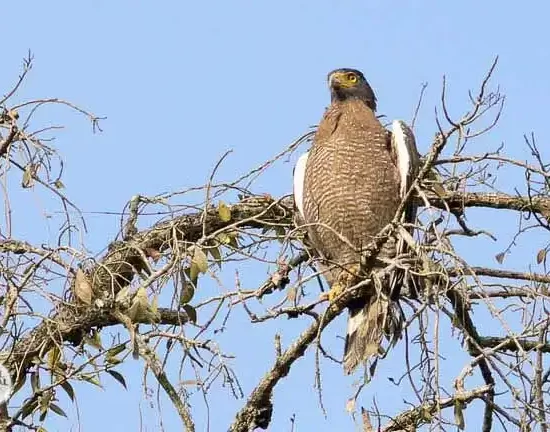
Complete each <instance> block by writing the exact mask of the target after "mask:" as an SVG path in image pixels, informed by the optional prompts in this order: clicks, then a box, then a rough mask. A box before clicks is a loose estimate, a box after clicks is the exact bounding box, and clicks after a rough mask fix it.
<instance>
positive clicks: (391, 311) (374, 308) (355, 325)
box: [344, 294, 402, 375]
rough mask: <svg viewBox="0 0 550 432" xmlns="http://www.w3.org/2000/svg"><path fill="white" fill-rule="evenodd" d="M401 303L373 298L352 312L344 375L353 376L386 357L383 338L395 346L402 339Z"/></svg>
mask: <svg viewBox="0 0 550 432" xmlns="http://www.w3.org/2000/svg"><path fill="white" fill-rule="evenodd" d="M396 308H397V309H399V306H398V304H397V302H394V301H392V300H391V299H389V298H388V297H386V296H382V295H376V294H375V295H373V296H372V297H370V298H369V299H368V300H367V302H366V303H365V304H363V305H362V306H358V307H354V306H350V308H349V318H348V329H347V333H346V344H345V348H344V372H345V373H346V374H348V375H349V374H351V373H352V372H353V371H354V370H355V368H357V366H358V365H359V364H361V363H364V362H366V361H367V360H368V359H369V358H370V357H371V356H374V355H378V354H381V353H382V348H381V346H380V345H381V343H382V336H384V335H386V336H387V337H388V338H389V339H390V341H391V343H392V344H393V343H395V342H396V341H397V339H399V337H400V336H401V327H402V312H401V310H400V309H399V310H396Z"/></svg>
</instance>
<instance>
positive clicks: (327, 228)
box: [294, 69, 419, 374]
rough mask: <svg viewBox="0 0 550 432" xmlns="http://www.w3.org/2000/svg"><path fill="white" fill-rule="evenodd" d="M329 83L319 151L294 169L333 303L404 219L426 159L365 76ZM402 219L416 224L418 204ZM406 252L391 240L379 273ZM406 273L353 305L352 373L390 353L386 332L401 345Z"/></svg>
mask: <svg viewBox="0 0 550 432" xmlns="http://www.w3.org/2000/svg"><path fill="white" fill-rule="evenodd" d="M328 83H329V87H330V93H331V104H330V106H329V107H328V108H327V109H326V111H325V113H324V115H323V118H322V119H321V122H320V124H319V126H318V129H317V132H316V134H315V137H314V139H313V144H312V147H311V149H310V150H309V152H308V153H306V154H304V155H302V156H301V157H300V159H299V160H298V162H297V164H296V167H295V169H294V201H295V205H296V208H297V212H298V216H299V217H298V218H297V219H298V220H299V221H300V224H304V225H305V229H306V232H307V239H308V244H309V245H310V246H311V247H312V248H313V249H314V251H315V253H316V254H317V255H318V256H319V259H320V269H321V270H322V273H323V275H324V277H325V278H326V279H327V282H328V283H329V285H330V287H331V288H330V291H329V299H330V300H333V299H334V298H335V296H336V295H337V294H338V293H340V292H341V291H342V290H343V289H345V288H348V287H349V286H350V285H351V284H352V281H355V280H357V276H359V275H360V273H359V272H360V269H361V267H360V262H361V250H362V248H363V249H364V248H365V247H367V246H368V245H369V243H371V242H372V241H373V239H374V238H375V237H376V236H377V234H379V233H380V231H381V230H382V229H383V228H385V227H386V226H387V225H388V224H389V223H390V222H391V221H392V220H393V219H394V217H395V216H396V212H397V210H398V208H399V206H400V204H401V201H402V200H403V197H404V196H405V194H406V193H407V191H408V189H409V187H410V185H411V183H412V181H413V180H414V178H415V176H416V172H417V170H418V165H419V162H418V161H419V158H418V152H417V150H416V145H415V141H414V136H413V134H412V131H411V130H410V128H409V127H408V126H407V125H406V124H405V123H404V122H402V121H397V120H396V121H394V122H393V124H392V129H393V131H392V132H390V131H388V130H386V129H385V128H384V126H383V125H382V124H381V123H380V121H379V120H378V118H377V117H376V114H375V111H376V97H375V95H374V92H373V90H372V88H371V86H370V85H369V83H368V82H367V80H366V79H365V77H364V76H363V74H362V73H361V72H360V71H358V70H355V69H337V70H335V71H332V72H331V73H329V75H328ZM409 201H410V200H409ZM399 216H400V220H401V222H406V223H409V224H411V223H413V222H414V220H415V218H416V207H415V205H414V204H413V203H411V204H408V205H407V206H406V207H405V210H404V212H403V214H402V215H399ZM409 229H411V228H409ZM406 247H407V244H406V242H404V241H403V239H402V238H401V239H398V238H396V236H387V240H384V243H383V245H382V247H381V248H380V252H379V253H378V257H377V261H376V265H375V267H374V269H376V268H378V269H379V268H381V267H382V268H383V267H386V264H382V262H383V261H384V260H385V261H386V262H388V260H391V259H393V258H394V257H396V256H397V255H398V254H400V253H403V252H405V248H406ZM399 272H401V273H400V274H398V273H399ZM402 272H403V270H402V269H401V270H399V269H396V270H394V271H392V273H391V274H390V275H389V276H388V277H382V278H380V279H377V280H378V282H377V283H375V284H374V285H375V286H376V287H377V289H375V290H371V291H370V292H371V293H372V294H368V295H367V296H366V297H364V298H362V299H361V300H357V301H354V302H352V303H351V304H349V305H348V309H349V318H348V327H347V334H346V343H345V348H344V371H345V372H346V373H347V374H349V373H351V372H353V370H354V369H355V368H356V367H357V366H358V365H359V364H361V363H363V362H365V361H367V360H368V359H369V358H370V357H371V356H375V355H378V354H380V353H381V352H382V350H381V348H380V345H381V342H382V337H383V335H384V334H385V335H386V336H387V337H388V338H391V339H392V340H393V341H395V340H397V339H398V338H399V336H400V334H401V326H402V319H401V317H402V312H401V310H400V308H399V307H398V305H397V300H398V297H399V290H400V288H401V285H402V284H403V283H404V277H403V273H402Z"/></svg>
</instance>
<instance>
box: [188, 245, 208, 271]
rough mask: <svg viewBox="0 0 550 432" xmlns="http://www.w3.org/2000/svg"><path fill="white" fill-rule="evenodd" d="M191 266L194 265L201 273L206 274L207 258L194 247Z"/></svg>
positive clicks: (200, 250)
mask: <svg viewBox="0 0 550 432" xmlns="http://www.w3.org/2000/svg"><path fill="white" fill-rule="evenodd" d="M191 263H192V264H195V265H196V266H197V268H198V270H199V272H201V273H206V271H207V270H208V258H207V257H206V254H205V253H204V252H203V251H202V249H200V248H199V247H196V246H195V247H194V252H193V259H192V260H191Z"/></svg>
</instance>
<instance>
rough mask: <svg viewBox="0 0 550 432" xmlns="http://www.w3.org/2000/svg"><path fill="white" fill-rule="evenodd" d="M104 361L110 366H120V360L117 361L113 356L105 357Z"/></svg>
mask: <svg viewBox="0 0 550 432" xmlns="http://www.w3.org/2000/svg"><path fill="white" fill-rule="evenodd" d="M105 361H106V362H107V363H108V364H110V365H111V366H115V365H117V364H120V363H122V360H121V359H119V358H118V357H114V356H110V357H105Z"/></svg>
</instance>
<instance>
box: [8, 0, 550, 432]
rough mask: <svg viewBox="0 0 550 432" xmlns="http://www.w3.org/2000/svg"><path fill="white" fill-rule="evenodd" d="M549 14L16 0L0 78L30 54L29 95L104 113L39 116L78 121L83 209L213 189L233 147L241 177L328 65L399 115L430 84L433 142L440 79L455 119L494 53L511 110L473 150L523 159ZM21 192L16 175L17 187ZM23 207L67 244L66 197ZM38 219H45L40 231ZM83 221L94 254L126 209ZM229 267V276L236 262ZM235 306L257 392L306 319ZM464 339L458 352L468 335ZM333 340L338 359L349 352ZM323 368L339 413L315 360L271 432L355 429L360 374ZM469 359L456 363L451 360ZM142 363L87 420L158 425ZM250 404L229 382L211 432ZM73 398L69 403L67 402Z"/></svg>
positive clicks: (279, 138)
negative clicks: (260, 314)
mask: <svg viewBox="0 0 550 432" xmlns="http://www.w3.org/2000/svg"><path fill="white" fill-rule="evenodd" d="M31 4H32V8H31V7H30V5H31ZM549 13H550V6H549V5H548V3H547V2H544V1H533V2H530V3H529V6H527V5H524V6H521V7H520V6H519V5H518V4H517V3H515V2H496V1H486V2H475V1H462V2H442V1H439V2H438V1H435V0H434V1H416V2H413V1H408V2H406V1H400V2H397V1H383V2H382V1H366V0H363V1H357V0H350V1H347V2H341V1H336V0H332V1H328V0H316V1H297V0H293V1H288V0H281V1H278V2H260V1H252V0H249V1H244V0H236V1H209V2H182V1H163V2H144V1H141V2H131V1H123V0H120V1H117V2H110V1H95V2H69V1H59V2H38V1H35V2H24V3H20V2H9V3H8V4H6V5H5V6H4V7H3V15H4V17H7V18H5V19H4V20H3V32H2V33H3V35H4V37H3V40H4V42H3V46H2V51H3V56H2V57H3V61H2V64H3V67H2V69H1V70H0V83H2V89H3V91H6V90H7V89H8V88H9V86H10V85H11V83H12V82H14V80H15V79H16V76H17V74H18V72H19V68H20V64H21V59H22V58H23V57H24V56H25V54H26V52H27V50H29V49H30V50H31V51H32V52H33V53H34V55H35V64H34V68H33V71H32V73H31V75H30V77H29V79H28V80H27V81H26V83H25V85H24V88H23V89H22V91H21V92H20V93H19V95H18V98H20V99H21V100H24V99H28V98H45V97H60V98H63V99H66V100H69V101H71V102H73V103H75V104H78V105H81V106H82V107H84V108H86V109H88V110H91V111H93V112H94V113H95V114H97V115H101V116H106V117H107V120H105V121H104V122H103V123H102V126H103V129H104V132H103V133H101V134H95V135H93V134H92V133H91V128H90V127H89V125H88V124H87V123H86V121H85V120H84V119H82V118H81V117H80V116H77V115H74V114H73V113H72V112H68V111H67V110H65V109H59V108H54V109H52V110H49V111H44V114H43V115H42V116H41V117H39V118H38V120H39V121H40V122H42V123H43V124H46V125H47V124H53V123H55V124H64V125H65V126H66V129H65V130H63V131H60V132H59V133H57V134H56V136H57V140H56V142H55V145H56V146H57V148H58V150H59V151H60V153H61V154H62V155H63V158H64V160H65V164H66V166H65V175H64V178H63V181H64V183H65V185H66V186H67V193H68V194H69V196H71V197H72V199H73V200H74V201H75V202H76V203H77V204H78V205H79V206H80V208H81V209H82V210H84V211H85V212H97V211H119V210H121V209H122V208H123V206H124V204H125V203H126V202H127V201H128V200H129V199H130V197H131V196H133V195H135V194H137V193H139V194H145V195H155V194H158V193H161V192H165V191H170V190H181V189H184V188H186V187H188V186H193V185H199V184H203V183H205V182H206V181H207V179H208V176H209V174H210V172H211V170H212V168H213V166H214V164H215V163H216V161H217V160H218V159H219V157H220V156H221V155H222V154H223V153H224V152H225V151H226V150H228V149H233V153H232V154H231V155H230V156H229V159H228V160H227V162H226V163H225V164H224V165H222V167H221V169H220V171H219V174H218V178H219V180H232V179H234V178H235V177H236V176H237V174H240V173H243V172H246V171H247V170H249V169H250V168H253V167H256V166H257V165H259V164H260V163H261V162H263V161H265V160H267V159H268V158H270V157H271V156H273V155H275V154H276V153H278V152H279V151H280V150H282V149H283V148H284V147H285V146H287V145H288V144H289V143H290V142H291V141H292V140H294V139H295V138H296V137H297V136H299V135H300V134H302V133H303V132H304V131H306V130H307V128H308V127H309V126H311V125H313V124H315V123H316V122H317V121H318V120H319V118H320V116H321V114H322V112H323V110H324V108H325V106H326V105H327V104H328V100H329V97H328V92H327V89H326V81H325V79H326V74H327V72H328V71H330V70H332V69H335V68H338V67H357V68H359V69H361V70H362V71H363V72H364V73H365V75H366V77H367V79H368V80H369V82H370V83H371V85H372V86H373V88H374V89H375V91H376V93H377V96H378V100H379V112H380V113H382V114H386V115H387V116H388V117H389V118H403V119H405V120H410V119H411V117H412V114H413V112H414V108H415V105H416V102H417V99H418V95H419V92H420V87H421V84H422V83H424V82H427V83H428V88H427V93H426V96H425V100H424V104H423V106H422V109H421V112H420V117H419V120H418V121H417V129H416V134H417V140H418V145H419V148H420V151H421V152H424V151H425V150H426V149H427V148H428V146H429V143H430V141H431V138H433V135H434V132H435V122H434V115H433V112H434V111H433V110H434V106H435V105H436V104H437V103H438V98H439V92H440V88H441V78H442V75H443V74H446V75H447V78H448V83H449V93H448V94H449V99H450V100H451V105H450V106H451V112H452V113H454V114H459V113H461V112H462V111H463V110H464V109H466V108H467V106H468V105H467V104H468V94H467V91H468V90H469V89H474V88H476V86H477V84H478V83H479V82H480V79H481V78H482V76H483V74H484V73H485V72H486V70H487V69H488V67H489V65H490V64H491V62H492V60H493V58H494V57H495V55H499V56H500V62H499V66H498V69H497V73H496V75H495V79H494V83H496V84H498V85H500V88H501V90H502V91H503V92H504V93H505V94H506V95H507V101H506V108H505V112H504V115H503V116H502V119H501V122H500V125H499V127H498V129H496V130H495V131H494V132H493V133H492V134H491V135H490V136H487V137H485V138H483V139H480V140H478V141H475V143H476V145H479V148H478V149H473V152H483V151H487V150H490V149H495V148H496V147H498V145H500V144H501V143H502V142H504V143H505V144H506V147H507V149H508V153H509V154H510V155H512V156H515V157H519V158H527V157H528V155H527V153H526V150H525V147H524V145H523V138H522V136H523V134H524V133H529V132H531V131H534V132H535V133H536V134H537V137H538V141H539V143H541V144H543V145H544V143H547V142H548V140H549V139H550V135H549V133H548V128H547V123H548V120H547V115H548V114H547V111H548V110H547V109H546V105H547V103H548V98H549V97H550V80H549V79H548V77H549V76H550V61H549V54H548V47H547V45H548V44H547V40H548V23H547V17H548V14H549ZM295 157H296V155H295V156H293V157H292V158H291V161H294V160H295ZM291 173H292V164H291V163H280V164H278V165H276V166H275V167H274V168H273V169H271V170H270V171H269V172H268V173H266V174H265V175H264V176H263V177H261V178H260V179H259V180H258V181H257V182H256V184H255V191H256V192H267V193H271V194H272V195H274V196H279V195H283V194H288V193H290V191H291ZM16 185H17V180H16V181H14V182H13V183H12V184H11V186H12V187H14V188H15V187H16ZM13 206H14V211H15V214H16V215H17V219H15V220H16V223H15V227H14V231H15V233H17V234H19V235H21V236H23V235H24V236H26V238H27V239H28V240H32V241H36V242H37V243H40V242H45V241H52V240H53V239H55V235H56V228H57V225H56V222H55V219H54V220H53V221H50V222H44V221H43V220H42V219H41V218H40V216H41V215H43V214H44V213H45V212H55V211H58V210H59V208H58V207H59V206H58V205H57V203H55V202H53V201H50V200H49V199H48V198H47V197H45V195H44V194H42V193H40V192H39V191H34V192H31V191H26V192H25V193H24V194H20V193H18V194H16V195H15V199H14V202H13ZM35 217H36V218H40V219H37V220H38V221H39V222H37V223H36V224H34V223H33V225H32V228H30V229H29V226H30V224H29V221H31V220H34V219H33V218H35ZM87 221H88V227H89V233H88V235H87V237H86V239H85V244H86V247H87V248H88V249H89V251H90V252H91V253H98V252H100V251H101V250H102V248H104V247H105V246H106V245H107V243H108V242H109V241H110V239H112V238H113V236H114V235H115V234H116V233H117V232H118V228H119V225H118V224H119V220H118V218H117V217H116V216H107V215H96V214H88V215H87ZM506 221H509V219H505V218H502V219H501V216H499V214H498V213H495V219H494V225H495V226H494V229H495V230H496V231H499V232H501V233H502V237H499V240H498V242H496V243H491V242H489V241H481V242H480V243H479V244H481V245H482V246H483V247H482V248H476V250H475V251H474V250H473V248H469V247H466V246H464V252H465V253H466V254H467V255H466V256H467V257H468V258H470V259H471V260H472V261H473V262H476V263H480V264H483V263H490V264H491V265H495V262H494V259H493V258H492V257H493V256H494V255H495V254H496V253H498V252H500V251H501V250H502V249H503V248H504V247H505V246H506V244H507V241H509V239H510V237H509V232H508V230H507V228H506ZM514 259H516V260H517V261H513V262H514V263H518V265H519V264H520V263H523V264H524V263H525V262H532V259H531V258H525V257H524V256H523V255H521V254H519V256H516V257H515V258H514ZM243 272H244V270H243ZM267 272H268V269H267V268H262V267H261V266H257V265H254V266H252V267H251V268H250V269H246V276H245V280H246V283H248V284H249V286H251V287H253V286H255V285H258V284H260V283H261V282H262V281H263V279H264V278H265V276H266V274H267ZM222 277H223V278H225V280H226V281H227V283H228V284H231V280H232V278H233V275H232V274H231V273H230V272H228V273H226V274H222ZM236 315H237V317H236V318H235V320H234V321H233V324H232V325H233V331H229V332H227V333H226V334H224V335H223V337H222V338H221V342H220V343H222V344H223V346H224V348H225V349H227V350H228V351H231V352H233V353H235V354H236V355H238V356H240V357H239V358H240V359H241V360H239V361H238V362H237V364H238V365H239V364H240V366H238V367H237V370H238V371H239V372H240V373H242V374H244V375H246V374H247V373H248V374H250V376H249V377H246V376H245V377H244V378H243V387H244V391H245V393H248V392H249V391H250V389H251V388H252V386H253V384H254V383H255V382H256V381H257V378H258V377H259V376H260V375H261V374H262V373H264V372H265V371H266V370H267V367H268V365H269V364H270V363H269V361H270V359H271V357H272V349H273V344H272V337H273V332H274V331H275V330H276V329H277V328H279V327H280V328H281V329H284V331H285V332H284V333H283V344H285V343H286V344H288V343H290V341H291V340H292V339H291V335H296V334H298V333H299V331H300V330H301V329H303V328H305V325H306V323H305V322H303V321H297V320H296V321H292V322H285V323H279V322H277V323H268V324H265V325H255V326H251V325H250V324H249V323H247V321H246V319H245V318H246V317H244V316H240V315H238V314H236ZM343 329H344V321H343V320H342V319H340V320H338V321H337V322H336V323H335V324H334V325H333V326H332V330H331V331H332V332H333V333H330V335H331V336H329V337H332V339H334V340H336V339H335V335H337V334H342V333H343ZM243 335H244V336H243ZM332 339H331V340H332ZM453 341H454V343H455V345H458V341H457V338H456V337H455V338H454V339H453ZM251 343H253V344H254V347H255V348H254V349H255V350H256V351H257V352H255V353H254V355H251V353H250V351H251V345H250V344H251ZM331 343H333V342H331ZM334 343H337V344H341V342H339V341H336V342H334ZM334 346H335V348H334V352H335V353H337V354H338V353H339V352H340V351H339V350H341V345H334ZM451 351H452V350H451ZM239 362H248V363H247V364H246V365H244V364H242V363H239ZM266 362H267V363H266ZM396 362H397V363H395V364H398V363H399V362H398V361H397V360H396ZM392 365H393V363H392V362H390V361H389V360H388V363H387V364H386V365H385V366H384V365H382V366H381V367H380V370H379V375H378V379H379V380H380V382H383V383H385V384H379V383H377V382H373V383H372V384H371V385H370V386H369V387H368V388H367V389H366V390H365V391H364V397H363V399H362V402H363V404H364V405H365V406H368V405H369V404H371V403H372V401H373V398H374V397H376V399H377V401H378V403H379V404H380V405H381V406H386V407H388V406H389V407H391V406H392V404H394V403H395V400H396V399H399V400H400V399H401V395H399V393H398V390H396V389H395V388H394V389H393V390H392V387H388V386H387V385H386V384H387V382H386V381H387V376H388V374H391V371H392ZM324 366H325V367H326V375H325V378H324V382H323V384H324V390H325V406H326V407H327V411H328V414H327V417H326V418H325V417H324V416H323V414H322V413H321V411H320V409H319V407H318V405H317V400H316V396H315V393H314V391H313V379H314V374H313V357H312V356H311V355H308V356H306V357H305V358H304V359H302V360H300V362H299V364H298V365H296V368H295V369H293V370H292V372H291V374H290V375H289V377H288V378H287V379H286V380H285V381H284V383H282V384H281V386H280V388H278V389H277V391H276V393H275V401H274V402H275V412H274V422H273V424H272V428H271V429H270V430H273V431H283V430H290V422H289V418H290V416H291V415H292V414H293V413H296V427H297V428H296V430H298V431H307V430H320V431H322V430H327V431H328V430H335V428H339V430H352V425H353V423H352V422H351V420H350V419H349V416H348V415H347V414H346V412H345V402H346V399H347V398H348V397H349V396H351V395H352V394H353V386H352V379H349V378H344V377H343V374H342V373H341V370H340V368H339V367H337V366H334V365H330V364H326V365H324ZM460 366H461V364H458V363H453V362H449V363H445V367H448V368H449V370H452V369H454V368H456V367H460ZM140 367H141V365H140V366H137V365H135V364H134V365H130V366H127V369H125V370H126V371H127V372H128V375H127V380H128V381H129V382H130V388H131V391H130V392H125V391H123V390H120V389H118V388H117V387H116V386H117V384H116V383H113V384H107V385H106V389H107V390H106V391H104V392H102V391H99V390H95V389H94V390H91V391H89V390H87V389H85V390H83V393H82V394H83V395H84V397H83V398H82V399H81V400H80V401H79V404H78V412H79V416H80V421H81V423H82V428H81V429H80V430H83V431H93V430H105V431H109V430H119V429H127V430H137V429H138V427H139V424H140V420H139V412H140V411H139V410H140V408H141V409H142V410H143V412H144V413H149V415H150V416H151V417H148V416H146V415H145V414H144V418H143V419H142V421H143V425H144V428H145V429H144V430H156V428H157V423H155V421H156V420H151V419H152V418H153V416H154V415H156V414H155V412H154V410H151V409H149V408H147V406H148V404H149V402H148V401H146V400H145V398H144V397H143V396H142V392H141V389H140V383H141V374H140ZM197 403H199V402H198V401H197ZM243 403H244V400H242V399H241V400H237V401H234V400H232V399H231V398H230V397H229V394H228V392H227V391H225V390H223V389H219V390H218V393H217V394H215V395H213V398H212V402H211V406H210V409H211V415H212V417H211V430H213V431H218V430H219V431H222V430H225V427H226V426H227V425H228V424H229V422H230V420H231V418H232V417H231V416H232V414H233V413H234V412H235V411H236V410H237V409H238V408H239V407H240V406H241V405H242V404H243ZM64 407H66V408H67V411H69V410H70V404H68V403H67V404H66V405H64ZM198 412H199V415H198V417H197V424H198V427H197V430H205V429H204V425H205V423H204V421H205V415H204V407H203V406H201V407H200V408H199V411H198ZM98 413H101V415H98ZM157 417H158V416H157ZM162 417H163V419H164V426H165V427H166V430H174V429H176V428H179V420H178V419H177V417H176V416H175V415H174V413H173V410H172V409H171V407H170V406H169V405H168V403H167V402H166V401H163V411H162ZM340 428H341V429H340ZM69 429H71V430H77V417H76V416H71V419H70V420H69V421H67V422H65V421H61V422H58V421H55V422H53V423H51V428H50V429H49V430H50V431H51V430H59V431H63V430H69ZM471 430H475V429H474V428H472V429H471Z"/></svg>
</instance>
